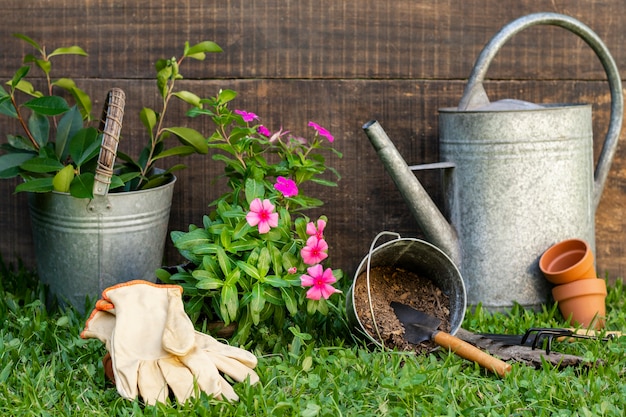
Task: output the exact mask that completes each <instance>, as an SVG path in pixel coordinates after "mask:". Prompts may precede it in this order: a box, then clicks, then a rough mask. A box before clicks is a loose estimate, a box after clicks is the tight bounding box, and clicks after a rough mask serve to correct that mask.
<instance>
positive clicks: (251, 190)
mask: <svg viewBox="0 0 626 417" xmlns="http://www.w3.org/2000/svg"><path fill="white" fill-rule="evenodd" d="M245 191H246V201H247V202H248V204H250V203H252V200H254V199H255V198H260V199H263V198H264V197H265V186H264V185H263V183H262V182H261V181H257V180H255V179H253V178H248V179H246V184H245Z"/></svg>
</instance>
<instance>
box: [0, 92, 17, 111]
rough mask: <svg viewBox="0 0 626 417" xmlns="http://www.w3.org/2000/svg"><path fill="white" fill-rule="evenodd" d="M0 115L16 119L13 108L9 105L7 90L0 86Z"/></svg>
mask: <svg viewBox="0 0 626 417" xmlns="http://www.w3.org/2000/svg"><path fill="white" fill-rule="evenodd" d="M0 114H4V115H5V116H9V117H17V112H16V111H15V107H13V103H11V96H9V93H7V90H5V89H4V87H2V86H0Z"/></svg>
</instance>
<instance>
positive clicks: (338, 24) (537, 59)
mask: <svg viewBox="0 0 626 417" xmlns="http://www.w3.org/2000/svg"><path fill="white" fill-rule="evenodd" d="M573 3H575V4H573ZM539 11H551V12H558V13H564V14H568V15H570V16H572V17H575V18H577V19H579V20H580V21H582V22H583V23H585V24H587V25H588V26H590V27H591V28H592V29H593V30H594V31H596V32H597V34H598V35H599V36H600V37H601V38H602V39H603V40H604V42H605V43H606V45H607V47H608V48H609V50H610V51H611V53H612V55H613V57H614V58H615V60H616V62H617V65H618V67H619V68H622V69H624V68H626V47H625V46H624V45H625V44H626V42H625V36H626V29H625V24H626V8H624V7H623V1H622V0H606V1H586V2H567V1H563V0H561V1H558V0H552V1H546V0H539V1H530V0H522V1H518V0H514V1H513V0H508V1H502V0H465V1H437V2H434V1H430V0H428V1H427V0H423V1H415V0H354V1H350V2H340V1H337V0H317V1H309V0H288V1H278V0H264V1H261V0H227V1H219V2H218V1H191V0H186V1H185V0H181V1H178V2H167V1H148V0H135V1H129V2H126V1H122V0H113V1H111V0H106V1H105V0H59V1H48V0H26V1H24V0H4V1H3V13H2V14H1V15H0V51H1V56H2V59H1V60H0V80H2V82H4V81H5V80H8V79H10V78H11V76H12V74H13V72H14V71H15V70H16V69H17V68H18V67H19V66H20V64H21V62H20V59H21V57H22V56H23V55H24V54H25V53H27V52H32V51H31V48H30V47H29V46H28V45H26V44H25V43H23V42H21V41H19V40H17V39H15V38H13V37H12V36H11V34H12V33H14V32H21V33H24V34H27V35H28V36H30V37H32V38H33V39H35V40H38V41H41V42H44V43H45V44H46V45H48V48H49V49H51V48H55V47H58V46H68V45H72V44H78V45H80V46H82V47H83V48H84V49H85V50H86V51H87V52H88V53H89V54H90V56H89V58H86V59H85V58H62V59H60V60H58V62H57V63H56V64H55V68H54V73H55V74H57V76H70V77H72V78H74V79H75V81H76V82H77V83H78V84H79V85H80V86H82V87H83V88H84V89H85V90H87V91H88V92H89V93H90V94H91V95H92V97H93V98H94V99H95V100H96V101H97V102H96V103H95V105H94V108H100V106H101V104H102V99H103V98H104V96H105V94H106V92H107V90H108V89H109V88H111V87H114V86H118V87H121V88H123V89H124V90H125V91H126V94H127V107H126V117H125V120H124V121H125V124H124V127H123V130H122V135H123V143H122V145H121V147H122V149H123V150H125V151H126V152H129V153H131V154H133V155H136V154H137V152H138V150H139V149H140V147H141V146H143V144H144V141H145V136H143V134H142V128H141V125H140V123H139V121H138V113H139V110H140V109H141V107H143V106H156V100H157V94H156V90H155V83H154V80H153V63H154V61H155V60H156V59H158V58H165V57H170V56H180V53H181V52H180V51H181V50H182V46H183V44H184V42H185V41H187V40H189V41H190V42H191V43H195V42H198V41H201V40H213V41H215V42H217V43H218V44H219V45H221V46H222V47H223V49H224V52H223V53H222V54H219V55H211V56H209V57H208V58H207V60H206V61H204V62H202V63H196V62H195V61H189V62H188V63H187V64H186V67H185V68H184V71H183V73H184V74H185V76H186V78H187V80H186V81H184V85H183V83H181V86H183V87H184V88H186V89H190V90H194V91H198V92H200V93H202V94H203V95H206V96H208V95H214V94H216V93H217V91H218V90H219V89H220V88H230V89H234V90H236V91H238V92H239V93H240V97H239V98H238V99H237V101H236V103H237V104H236V107H237V108H240V109H246V110H248V111H253V112H255V113H257V114H258V115H260V116H261V117H262V122H263V123H264V124H266V125H267V126H268V127H269V128H270V129H272V130H277V129H278V128H279V127H281V126H284V127H285V128H287V129H289V130H291V131H293V132H296V133H300V134H302V135H304V134H307V133H308V132H309V129H310V128H308V127H307V126H306V124H307V122H308V121H309V120H314V121H316V122H317V123H319V124H321V125H323V126H325V127H327V128H328V129H329V130H330V131H331V132H332V133H333V134H334V135H335V138H336V141H335V143H336V146H337V148H338V149H339V150H340V151H341V152H343V154H344V158H343V159H341V160H339V159H336V158H330V162H331V165H333V166H334V167H335V168H336V169H337V170H338V171H339V172H340V173H341V175H342V176H343V178H342V180H341V181H340V185H339V187H338V188H337V189H330V190H329V189H320V190H313V191H314V192H318V191H319V192H320V193H321V194H317V196H319V197H321V198H323V199H324V200H325V201H326V205H325V206H324V208H323V209H322V210H320V213H324V214H326V215H327V216H328V217H329V220H330V221H329V225H328V233H327V235H328V236H327V238H328V241H329V244H330V246H331V248H330V250H331V252H330V255H331V259H332V260H333V266H334V267H336V268H342V269H344V271H345V272H346V273H347V275H348V277H349V278H350V279H351V276H352V274H353V273H354V270H355V269H356V267H357V266H358V264H359V262H360V261H361V260H362V258H363V257H364V256H365V254H366V253H367V251H368V248H369V245H370V243H371V241H372V239H373V238H374V236H375V235H376V234H377V233H378V232H380V231H383V230H388V231H395V232H399V233H401V234H402V235H403V236H405V237H410V236H416V237H419V236H421V235H420V231H419V230H418V227H417V225H416V223H415V221H414V220H413V219H412V218H411V216H410V214H409V213H408V212H407V210H406V208H405V204H404V202H403V200H402V198H401V197H400V195H399V193H398V191H397V189H396V188H395V186H394V184H393V183H392V181H391V179H390V178H389V176H388V175H387V174H386V172H385V171H384V169H383V167H382V165H381V164H380V162H379V160H378V158H377V156H376V155H375V153H374V151H373V149H372V147H371V145H370V144H369V141H368V140H367V138H366V136H365V135H364V133H363V132H362V130H361V126H362V125H363V124H364V123H365V122H366V121H368V120H370V119H373V118H375V119H378V120H379V121H380V123H381V124H382V125H383V127H384V128H385V129H386V131H387V133H388V134H389V136H390V137H391V138H392V139H393V140H394V143H395V144H396V146H397V147H398V148H399V150H400V152H401V153H402V154H403V155H404V157H405V159H406V160H407V161H408V162H409V163H410V164H418V163H428V162H436V161H438V139H437V138H438V124H437V109H438V108H440V107H450V106H456V104H457V103H458V100H459V98H460V97H461V94H462V90H463V87H464V85H465V82H466V79H467V76H468V75H469V72H470V70H471V67H472V65H473V63H474V60H475V59H476V57H477V55H478V53H479V52H480V50H481V49H482V47H483V46H484V44H485V43H486V42H487V41H488V40H489V39H490V38H491V37H492V36H493V35H494V34H495V33H496V32H497V31H498V30H499V29H500V28H501V27H502V26H503V25H504V24H506V23H507V22H509V21H511V20H513V19H515V18H518V17H520V16H523V15H526V14H529V13H533V12H539ZM488 78H489V79H490V81H489V82H487V83H486V87H487V90H488V93H489V95H490V98H491V99H492V100H495V99H499V98H505V97H512V98H518V99H524V100H528V101H534V102H586V103H592V104H593V111H594V135H595V137H594V143H595V145H594V149H595V155H596V157H597V155H598V152H599V149H600V147H601V144H602V141H603V138H604V135H605V132H606V127H607V125H608V119H609V105H610V96H609V89H608V84H607V83H606V81H605V80H606V76H605V74H604V71H603V69H602V67H601V65H600V63H599V61H598V60H597V58H596V57H595V55H594V54H593V52H592V51H591V50H590V49H589V48H588V47H587V46H586V45H585V44H584V43H583V41H582V40H580V39H579V38H578V37H576V36H575V35H573V34H571V33H570V32H567V31H565V30H563V29H560V28H554V27H547V26H541V27H533V28H530V29H527V30H525V31H524V32H522V33H520V34H518V35H516V36H515V37H514V39H512V40H511V41H510V42H508V43H507V44H506V45H505V47H504V48H502V50H501V51H500V53H499V54H498V55H497V57H496V59H495V60H494V61H493V63H492V65H491V67H490V69H489V72H488ZM183 114H184V111H183V110H182V108H178V109H174V111H173V112H172V113H171V114H170V117H172V118H173V119H174V120H175V119H176V118H182V117H183ZM173 119H170V120H173ZM197 122H198V121H194V123H197ZM196 127H198V128H203V127H205V126H202V125H199V126H196ZM206 127H208V126H206ZM14 132H16V126H15V125H14V124H13V123H10V122H9V121H7V120H6V118H3V119H1V120H0V135H1V137H2V138H4V136H5V135H6V134H7V133H14ZM623 136H624V135H623V134H622V139H621V142H620V145H619V148H618V151H617V154H616V157H615V160H614V163H613V166H612V169H611V171H610V174H609V179H608V182H607V186H606V189H605V190H604V194H603V198H602V201H601V203H600V206H599V209H598V212H597V216H596V222H597V226H596V229H597V233H596V242H597V243H596V245H597V254H596V256H597V263H598V269H599V270H600V271H602V272H604V271H606V272H608V273H609V276H610V278H611V279H615V278H616V277H623V276H624V273H625V271H626V253H625V245H624V243H623V242H624V239H623V231H624V226H625V223H626V219H624V217H623V216H622V205H623V203H624V201H625V198H626V195H625V194H626V147H625V145H624V143H623ZM2 140H4V139H2ZM187 162H188V165H189V169H187V170H186V171H183V172H181V173H180V175H179V180H178V183H177V186H176V191H175V197H174V202H173V210H172V216H171V228H172V229H173V230H184V229H186V228H187V225H188V224H189V223H196V224H199V223H200V222H201V218H202V215H203V214H204V213H205V212H207V208H206V207H207V204H208V203H209V202H210V201H211V200H212V199H214V198H215V197H216V196H217V195H218V194H219V193H220V192H221V185H220V184H219V183H215V182H214V179H215V178H216V176H217V175H219V173H220V172H221V170H222V165H220V164H214V163H213V162H212V160H211V159H210V158H208V157H200V156H195V157H193V158H192V159H191V160H188V161H187ZM420 178H421V179H422V180H423V181H424V183H425V186H426V188H427V189H428V190H429V192H430V193H431V194H432V195H433V197H434V199H435V200H436V201H437V202H438V204H441V193H440V188H439V185H438V183H437V178H436V176H433V177H429V176H420ZM15 184H16V182H15V181H1V182H0V231H1V232H0V233H1V239H0V254H1V255H2V256H3V257H4V259H5V261H10V262H15V261H16V260H17V259H22V260H23V261H24V262H25V263H26V264H27V265H28V266H34V259H33V255H32V254H33V248H32V240H31V236H30V221H29V216H28V210H27V204H26V195H21V194H19V195H13V188H14V186H15ZM314 214H315V213H314ZM512 238H514V236H512ZM179 261H180V257H179V256H178V254H177V252H176V250H175V249H173V248H172V246H171V245H170V244H169V243H168V248H167V253H166V259H165V261H164V262H165V263H166V264H174V263H177V262H179Z"/></svg>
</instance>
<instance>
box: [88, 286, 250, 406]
mask: <svg viewBox="0 0 626 417" xmlns="http://www.w3.org/2000/svg"><path fill="white" fill-rule="evenodd" d="M181 294H182V288H181V287H179V286H176V285H156V284H152V283H149V282H146V281H131V282H128V283H124V284H120V285H116V286H114V287H110V288H108V289H106V290H105V291H104V292H103V297H104V300H101V301H99V302H98V303H97V304H96V309H95V310H94V312H93V313H92V314H91V316H90V318H89V320H88V321H87V325H86V328H85V330H84V331H83V333H82V334H81V336H82V337H84V338H89V337H96V338H98V339H100V340H102V341H103V342H105V344H106V345H107V348H108V349H109V353H110V357H111V362H112V368H113V373H114V376H115V383H116V387H117V390H118V392H119V393H120V395H122V396H123V397H125V398H128V399H134V398H136V397H137V395H138V394H140V395H141V396H142V398H143V399H144V401H145V402H146V403H147V404H154V403H155V402H157V401H161V402H163V401H165V399H166V398H167V396H168V387H169V388H170V389H171V390H172V392H173V393H174V395H175V396H176V398H177V399H178V400H179V401H180V402H184V401H186V400H187V399H188V398H189V397H190V396H193V395H194V392H193V389H194V386H195V384H197V386H198V387H199V389H201V390H203V391H205V392H206V393H207V394H210V395H214V396H216V397H220V396H223V397H225V398H227V399H231V400H236V399H237V395H236V394H235V392H234V390H233V389H232V387H231V386H230V384H228V382H227V381H226V380H225V379H224V378H223V377H222V376H221V375H220V374H219V370H222V371H223V372H224V373H226V374H228V375H229V376H232V377H233V378H234V379H235V380H238V381H241V380H244V379H245V378H247V377H250V381H251V382H256V381H258V376H257V375H256V373H254V371H253V370H252V368H253V367H254V366H255V365H256V357H254V355H252V354H251V353H249V352H247V351H244V350H242V349H239V348H235V347H231V346H228V345H223V344H221V343H219V342H217V341H216V340H214V339H213V338H211V337H210V336H208V335H204V334H201V333H199V332H196V331H195V330H194V328H193V324H192V323H191V320H190V319H189V317H188V316H187V315H186V314H185V312H184V308H183V306H182V299H181ZM111 317H113V318H114V319H115V324H114V327H113V330H112V332H111V333H110V336H109V337H107V334H106V333H107V332H108V331H110V329H111V326H110V324H111ZM207 352H208V353H207ZM238 359H239V360H238ZM218 362H219V364H218ZM233 362H237V363H236V364H235V363H233ZM218 369H219V370H218Z"/></svg>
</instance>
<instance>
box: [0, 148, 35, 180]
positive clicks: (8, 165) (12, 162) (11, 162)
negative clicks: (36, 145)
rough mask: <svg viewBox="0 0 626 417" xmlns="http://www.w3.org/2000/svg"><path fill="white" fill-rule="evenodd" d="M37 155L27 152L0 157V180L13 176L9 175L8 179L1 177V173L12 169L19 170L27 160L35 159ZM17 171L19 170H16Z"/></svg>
mask: <svg viewBox="0 0 626 417" xmlns="http://www.w3.org/2000/svg"><path fill="white" fill-rule="evenodd" d="M36 157H37V155H36V154H34V153H29V152H14V153H7V154H5V155H1V156H0V178H12V177H14V176H15V175H11V176H10V177H3V176H2V175H1V173H2V172H4V171H8V170H12V169H14V168H19V167H20V165H22V164H23V163H24V162H26V161H28V160H29V159H33V158H36ZM18 171H19V170H18Z"/></svg>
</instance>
